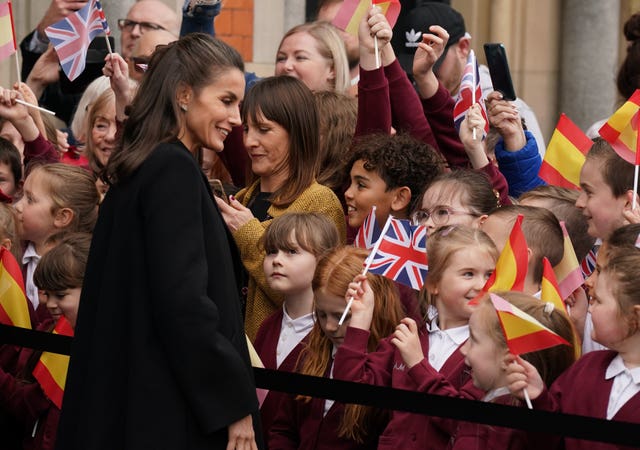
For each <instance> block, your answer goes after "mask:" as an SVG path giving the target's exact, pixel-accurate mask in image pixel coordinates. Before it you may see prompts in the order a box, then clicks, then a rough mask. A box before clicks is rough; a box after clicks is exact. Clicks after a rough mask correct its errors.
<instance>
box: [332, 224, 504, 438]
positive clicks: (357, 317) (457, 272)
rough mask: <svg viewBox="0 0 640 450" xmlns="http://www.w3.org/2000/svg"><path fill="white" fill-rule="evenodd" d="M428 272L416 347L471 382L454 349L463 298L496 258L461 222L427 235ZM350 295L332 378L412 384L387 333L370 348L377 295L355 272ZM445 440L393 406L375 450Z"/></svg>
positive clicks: (463, 331) (462, 336)
mask: <svg viewBox="0 0 640 450" xmlns="http://www.w3.org/2000/svg"><path fill="white" fill-rule="evenodd" d="M427 254H428V255H429V273H428V274H427V278H426V280H425V285H424V287H423V288H422V290H421V292H420V294H421V303H422V306H424V308H425V310H426V320H427V325H426V326H420V327H419V341H420V348H421V350H422V352H423V354H424V355H425V356H426V358H428V361H429V364H431V366H433V367H434V368H435V370H437V371H438V372H440V373H441V374H442V375H443V376H444V377H445V379H447V380H448V381H449V382H450V383H451V384H452V385H453V386H454V387H455V388H460V387H461V386H463V385H464V384H465V383H466V382H467V381H468V380H469V367H468V366H467V365H466V364H465V361H464V355H463V354H462V353H461V351H460V348H461V347H462V346H463V345H464V343H465V342H466V340H467V339H468V337H469V317H470V316H471V312H472V307H471V306H470V305H468V303H469V301H470V300H472V299H473V298H475V297H476V296H477V295H478V294H479V293H480V292H481V290H482V288H483V286H484V285H485V283H486V281H487V279H488V278H489V277H490V276H491V273H492V272H493V269H494V267H495V263H496V260H497V258H498V250H497V249H496V247H495V245H494V243H493V241H491V239H490V238H489V237H488V236H487V235H486V234H485V233H484V232H482V231H481V230H478V229H474V228H470V227H465V226H449V227H443V228H441V229H439V230H438V231H436V232H435V233H434V234H433V235H432V236H431V237H430V238H429V239H428V240H427ZM347 296H353V297H354V302H353V305H352V307H351V322H350V324H349V327H348V328H347V330H346V333H345V337H344V343H343V344H342V346H341V347H340V348H339V349H338V352H337V353H336V358H335V367H334V376H335V377H336V378H337V379H342V380H348V381H355V382H360V383H368V384H375V385H381V386H390V387H394V388H399V389H407V390H417V389H418V387H419V386H418V384H417V383H416V381H415V380H414V379H413V378H412V377H411V376H410V373H409V370H408V368H407V366H406V364H405V362H404V360H403V359H402V355H401V353H400V351H399V350H398V348H397V347H396V346H395V345H394V344H393V342H392V339H393V336H390V337H388V338H387V339H384V340H382V341H381V342H380V345H379V346H378V348H377V349H376V350H375V351H371V350H369V349H368V348H367V343H368V340H369V337H370V324H371V317H372V311H373V308H374V306H375V304H376V303H378V302H379V301H380V298H379V297H378V296H377V295H376V294H375V292H373V291H372V290H371V289H370V288H369V285H368V283H367V282H366V280H365V279H364V278H363V277H361V276H358V277H356V278H355V279H354V282H353V283H351V284H350V285H349V289H348V291H347ZM450 439H451V436H450V434H449V433H447V432H445V431H444V430H442V429H441V428H440V427H438V426H436V424H434V423H432V421H431V419H430V418H429V417H426V416H422V415H416V414H411V413H408V412H402V411H393V412H392V413H391V420H390V422H389V425H388V426H387V427H386V428H385V430H384V432H383V434H382V436H380V440H379V445H378V448H379V449H398V448H402V449H413V448H415V449H418V448H420V449H424V448H430V449H442V448H445V447H446V446H447V443H448V442H449V440H450Z"/></svg>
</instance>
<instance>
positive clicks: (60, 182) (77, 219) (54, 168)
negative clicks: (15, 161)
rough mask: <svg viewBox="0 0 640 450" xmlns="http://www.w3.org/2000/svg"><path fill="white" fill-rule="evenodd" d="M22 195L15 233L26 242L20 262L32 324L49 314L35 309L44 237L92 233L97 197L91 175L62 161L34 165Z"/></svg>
mask: <svg viewBox="0 0 640 450" xmlns="http://www.w3.org/2000/svg"><path fill="white" fill-rule="evenodd" d="M23 191H24V192H23V196H22V198H21V199H20V200H19V201H18V202H17V203H16V204H15V210H16V213H17V214H16V219H17V220H16V224H17V228H18V236H19V237H20V239H21V240H22V241H24V242H25V243H26V247H25V250H24V254H23V257H22V264H23V266H24V271H25V273H26V275H25V289H26V294H27V297H28V299H29V300H30V304H31V305H32V307H33V310H34V311H35V312H36V314H35V315H34V317H32V323H33V325H34V326H35V325H36V324H37V323H39V322H40V321H41V320H43V319H44V318H46V317H47V316H48V313H47V312H46V310H45V309H44V308H42V307H40V308H38V304H39V302H38V289H37V288H36V286H35V284H34V282H33V273H34V272H35V269H36V266H37V265H38V261H39V259H40V257H41V256H42V255H44V253H45V252H46V250H47V245H46V242H47V239H49V237H51V236H53V235H54V234H57V233H59V232H61V231H82V232H91V231H92V230H93V226H94V224H95V222H96V219H97V217H98V202H99V201H100V197H99V194H98V190H97V189H96V185H95V183H94V179H93V176H92V175H91V174H90V173H89V172H87V171H86V170H84V169H82V168H80V167H77V166H70V165H68V164H63V163H52V164H43V165H39V166H36V167H34V168H33V169H32V170H31V172H30V173H29V175H28V176H27V178H26V180H25V183H24V189H23Z"/></svg>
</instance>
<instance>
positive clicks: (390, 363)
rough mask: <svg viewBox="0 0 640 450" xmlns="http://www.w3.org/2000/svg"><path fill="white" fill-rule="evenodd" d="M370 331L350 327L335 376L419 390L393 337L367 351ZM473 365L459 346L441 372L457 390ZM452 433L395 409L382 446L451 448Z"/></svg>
mask: <svg viewBox="0 0 640 450" xmlns="http://www.w3.org/2000/svg"><path fill="white" fill-rule="evenodd" d="M423 330H424V328H421V332H420V343H421V345H422V351H423V352H424V354H425V355H428V354H429V335H428V333H426V331H423ZM368 339H369V332H368V331H365V330H361V329H358V328H352V327H348V328H347V333H346V336H345V339H344V342H343V343H342V345H341V346H340V348H339V349H338V352H337V353H336V357H335V365H334V369H333V375H334V378H336V379H340V380H347V381H355V382H357V383H368V384H373V385H377V386H390V387H393V388H397V389H405V390H410V391H418V390H419V385H418V383H416V380H415V379H414V378H413V377H411V376H410V371H408V370H407V368H406V366H405V364H404V362H403V360H402V356H401V355H400V352H399V351H398V349H397V348H396V347H395V346H394V345H393V344H391V338H386V339H384V340H382V341H380V344H379V345H378V348H377V349H376V351H375V352H372V353H367V342H368ZM469 371H470V369H469V367H468V366H467V365H466V364H465V363H464V357H463V356H462V353H460V348H458V349H457V350H456V351H455V352H453V354H452V355H451V356H450V357H449V358H448V359H447V361H446V362H445V363H444V365H443V366H442V368H441V369H440V373H441V374H442V375H443V376H444V377H445V378H446V380H447V381H448V382H449V383H450V384H451V386H452V387H453V388H454V389H460V387H461V386H463V385H464V384H465V383H467V382H468V381H469V379H470V375H469ZM450 439H451V435H450V434H448V433H447V432H445V430H444V429H443V427H442V426H440V425H438V424H436V423H433V421H432V418H430V417H428V416H424V415H420V414H411V413H408V412H404V411H393V412H392V414H391V420H390V421H389V424H388V425H387V427H386V428H385V430H384V432H383V433H382V435H381V436H380V440H379V444H378V449H388V450H396V449H403V450H407V449H434V450H442V449H444V448H446V447H447V445H448V444H449V441H450Z"/></svg>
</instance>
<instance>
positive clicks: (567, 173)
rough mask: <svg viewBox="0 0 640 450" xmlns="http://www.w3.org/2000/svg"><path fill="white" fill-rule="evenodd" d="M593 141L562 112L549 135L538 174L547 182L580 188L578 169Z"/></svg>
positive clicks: (580, 167)
mask: <svg viewBox="0 0 640 450" xmlns="http://www.w3.org/2000/svg"><path fill="white" fill-rule="evenodd" d="M591 144H593V141H592V140H591V139H589V138H588V137H587V135H586V134H584V133H583V132H582V130H581V129H580V128H579V127H578V126H577V125H576V124H575V123H573V122H572V121H571V119H569V118H568V117H567V116H566V115H565V114H564V113H563V114H561V115H560V120H558V124H557V125H556V129H555V131H554V132H553V135H552V136H551V140H550V141H549V145H548V146H547V151H546V152H545V154H544V159H543V160H542V165H541V166H540V171H539V172H538V176H539V177H540V178H542V179H543V180H544V181H546V182H547V183H548V184H551V185H554V186H560V187H564V188H569V189H580V169H582V165H583V164H584V160H585V158H586V155H587V152H588V151H589V149H590V148H591Z"/></svg>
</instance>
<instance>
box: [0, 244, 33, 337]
mask: <svg viewBox="0 0 640 450" xmlns="http://www.w3.org/2000/svg"><path fill="white" fill-rule="evenodd" d="M27 302H28V300H27V296H26V295H25V293H24V281H23V278H22V271H21V270H20V266H19V265H18V262H17V261H16V258H15V257H14V256H13V254H12V253H11V252H10V251H9V250H7V249H6V248H4V247H0V323H3V324H5V325H12V326H14V327H22V328H31V318H30V317H29V306H28V304H27Z"/></svg>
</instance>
